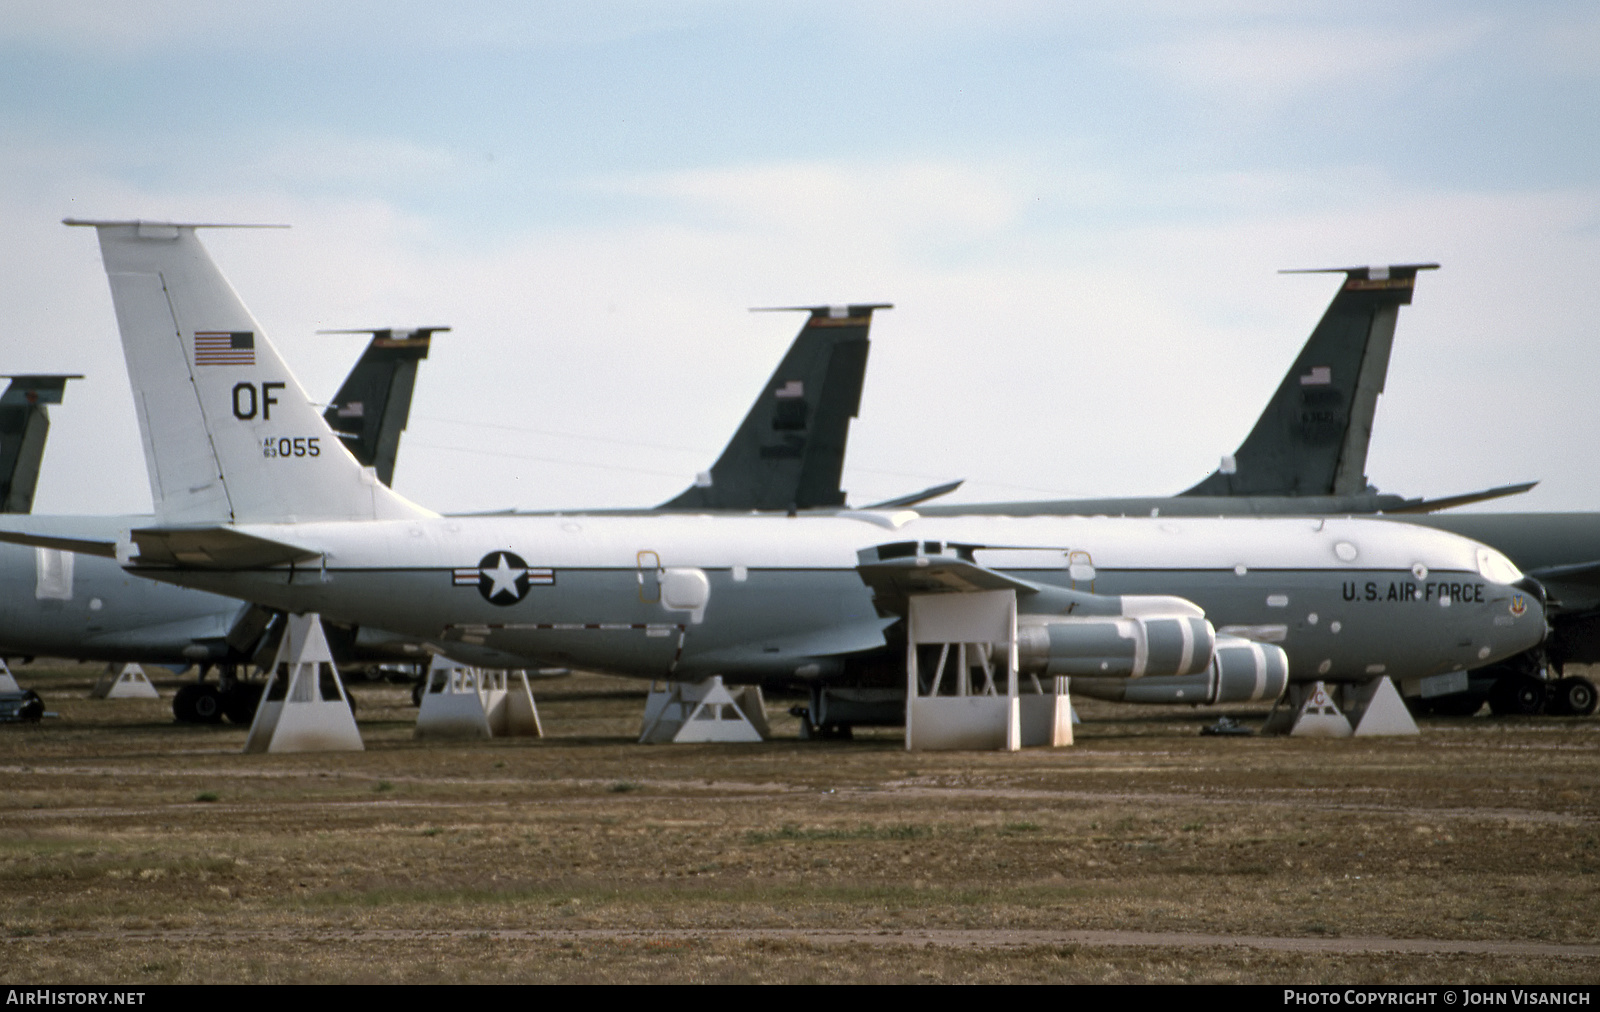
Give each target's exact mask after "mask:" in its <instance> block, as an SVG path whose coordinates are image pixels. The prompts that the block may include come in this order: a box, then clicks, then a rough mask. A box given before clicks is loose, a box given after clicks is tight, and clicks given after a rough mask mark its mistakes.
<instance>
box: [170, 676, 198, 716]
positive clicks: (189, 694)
mask: <svg viewBox="0 0 1600 1012" xmlns="http://www.w3.org/2000/svg"><path fill="white" fill-rule="evenodd" d="M200 689H201V686H200V685H198V684H194V683H191V684H189V685H184V686H181V687H180V688H179V689H178V694H177V695H176V696H173V697H172V719H173V720H176V721H177V722H178V723H180V724H198V723H200V718H199V717H198V716H197V715H196V714H195V712H194V698H195V696H197V695H199V694H200Z"/></svg>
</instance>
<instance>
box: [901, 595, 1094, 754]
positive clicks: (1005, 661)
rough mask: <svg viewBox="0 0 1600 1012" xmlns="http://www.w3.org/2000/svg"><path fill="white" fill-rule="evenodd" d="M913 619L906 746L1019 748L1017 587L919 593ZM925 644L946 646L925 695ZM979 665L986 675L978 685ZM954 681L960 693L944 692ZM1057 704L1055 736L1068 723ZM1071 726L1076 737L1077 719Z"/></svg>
mask: <svg viewBox="0 0 1600 1012" xmlns="http://www.w3.org/2000/svg"><path fill="white" fill-rule="evenodd" d="M906 618H907V633H906V749H907V750H908V751H910V750H914V749H930V750H932V749H1000V750H1004V751H1007V752H1015V751H1017V750H1018V749H1020V748H1021V747H1022V703H1021V700H1019V699H1018V698H1017V673H1018V672H1017V594H1016V592H1015V591H1012V590H983V591H974V592H970V593H951V594H913V595H911V599H910V608H909V611H908V614H907V616H906ZM925 644H936V645H938V646H939V647H940V650H939V660H938V662H937V664H935V665H934V669H933V671H931V672H930V673H929V677H928V685H929V689H928V691H927V692H926V693H924V692H923V691H922V688H921V686H922V679H921V677H920V671H919V669H918V657H917V655H918V650H917V648H918V647H919V646H923V645H925ZM975 670H976V671H980V672H981V673H982V679H983V684H982V685H980V686H978V687H977V688H976V689H974V687H973V684H972V675H973V672H974V671H975ZM947 680H949V681H950V682H951V683H952V684H951V686H950V688H952V689H953V691H954V694H953V695H951V694H941V689H942V688H944V687H945V682H946V681H947ZM997 683H998V684H997ZM1040 698H1041V700H1042V699H1043V697H1042V696H1041V697H1040ZM1040 705H1042V704H1040ZM1068 705H1069V710H1068V712H1069V713H1070V712H1071V711H1070V704H1068ZM1055 707H1056V704H1054V703H1052V704H1051V707H1050V709H1049V714H1050V718H1051V719H1050V722H1049V726H1050V727H1051V735H1052V740H1053V739H1054V737H1055V733H1056V729H1057V728H1058V727H1059V725H1061V724H1062V721H1060V720H1059V713H1058V711H1057V709H1056V708H1055ZM1031 723H1032V722H1030V724H1031ZM1039 726H1041V727H1042V726H1044V722H1043V721H1042V720H1040V721H1039ZM1065 726H1066V728H1067V731H1068V734H1069V735H1070V733H1071V727H1072V725H1071V723H1070V722H1067V723H1066V725H1065ZM1043 743H1044V742H1043V741H1041V742H1040V744H1043Z"/></svg>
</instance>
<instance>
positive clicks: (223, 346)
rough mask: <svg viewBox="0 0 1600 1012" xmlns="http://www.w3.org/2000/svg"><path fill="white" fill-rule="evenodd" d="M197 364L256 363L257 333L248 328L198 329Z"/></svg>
mask: <svg viewBox="0 0 1600 1012" xmlns="http://www.w3.org/2000/svg"><path fill="white" fill-rule="evenodd" d="M194 364H195V365H197V366H198V365H255V364H256V335H255V334H253V333H251V332H250V331H248V330H236V331H231V332H230V331H226V330H197V331H195V334H194Z"/></svg>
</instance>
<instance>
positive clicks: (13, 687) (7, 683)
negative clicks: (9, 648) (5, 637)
mask: <svg viewBox="0 0 1600 1012" xmlns="http://www.w3.org/2000/svg"><path fill="white" fill-rule="evenodd" d="M21 691H22V686H20V685H18V684H17V680H16V678H15V677H14V676H13V675H12V674H11V669H10V668H8V667H6V662H5V658H3V657H0V692H21Z"/></svg>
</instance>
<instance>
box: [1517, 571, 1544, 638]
mask: <svg viewBox="0 0 1600 1012" xmlns="http://www.w3.org/2000/svg"><path fill="white" fill-rule="evenodd" d="M1511 587H1512V594H1511V615H1512V617H1513V618H1514V619H1516V624H1517V625H1518V626H1520V627H1521V628H1522V629H1524V630H1537V631H1538V634H1539V638H1538V639H1537V640H1536V641H1535V642H1534V646H1537V645H1538V644H1540V643H1543V642H1544V640H1545V637H1547V636H1549V634H1550V623H1549V622H1548V621H1546V616H1547V614H1548V612H1549V601H1550V595H1549V594H1547V593H1546V592H1545V589H1544V584H1542V583H1540V582H1539V581H1538V580H1535V579H1534V578H1533V577H1531V576H1525V577H1523V578H1522V579H1520V580H1518V581H1517V582H1516V583H1513V584H1512V585H1511Z"/></svg>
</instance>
